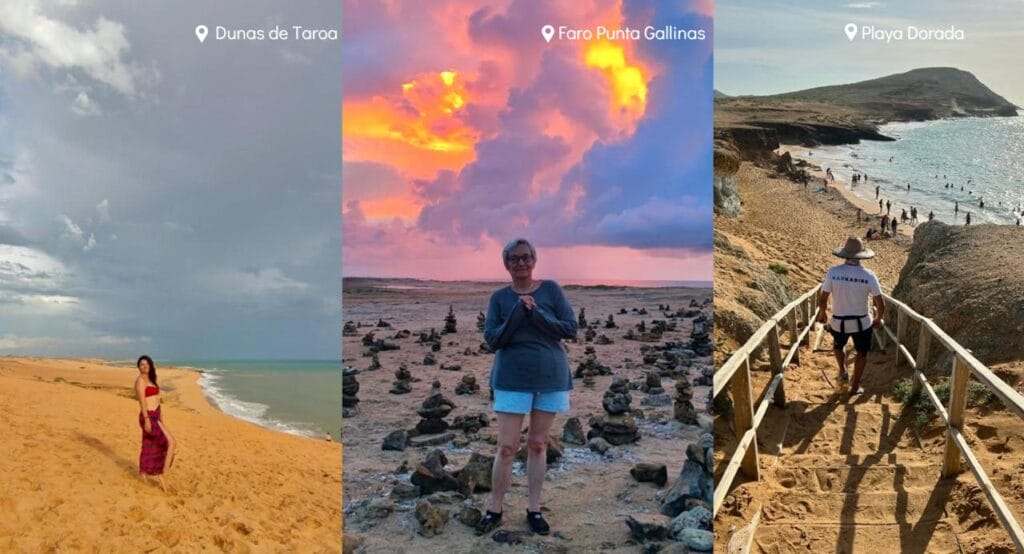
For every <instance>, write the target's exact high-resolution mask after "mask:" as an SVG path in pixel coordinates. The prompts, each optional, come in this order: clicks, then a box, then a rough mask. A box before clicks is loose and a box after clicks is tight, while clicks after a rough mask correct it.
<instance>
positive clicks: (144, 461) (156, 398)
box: [135, 355, 175, 492]
mask: <svg viewBox="0 0 1024 554" xmlns="http://www.w3.org/2000/svg"><path fill="white" fill-rule="evenodd" d="M135 367H136V368H138V370H139V376H138V377H136V378H135V396H136V397H137V398H138V399H139V427H141V428H142V451H141V453H140V454H139V474H140V475H141V476H142V478H143V479H148V478H149V476H151V475H155V476H156V477H157V480H158V481H160V488H161V489H163V491H164V492H167V484H166V483H164V469H165V468H170V467H171V466H172V465H173V464H174V448H175V441H174V436H173V435H171V430H170V429H168V428H167V424H166V423H164V420H163V416H162V415H161V413H160V387H159V386H158V385H157V383H156V365H155V364H154V363H153V358H150V357H149V356H145V355H143V356H140V357H139V359H138V361H136V362H135Z"/></svg>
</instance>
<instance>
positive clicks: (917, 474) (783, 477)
mask: <svg viewBox="0 0 1024 554" xmlns="http://www.w3.org/2000/svg"><path fill="white" fill-rule="evenodd" d="M785 461H786V460H784V462H785ZM940 469H941V468H940V466H938V465H932V464H915V465H902V464H887V463H879V464H875V465H863V466H850V465H837V466H831V467H830V466H824V467H822V466H818V467H808V466H799V467H797V466H790V465H788V464H787V465H779V466H775V467H773V468H771V469H770V470H768V472H767V479H766V482H767V483H770V484H772V486H776V485H777V486H779V487H782V488H785V489H788V490H791V491H793V492H808V493H815V492H842V493H852V492H863V491H884V490H894V491H911V490H925V489H930V488H932V487H935V486H936V485H938V484H939V473H940Z"/></svg>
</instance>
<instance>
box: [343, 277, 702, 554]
mask: <svg viewBox="0 0 1024 554" xmlns="http://www.w3.org/2000/svg"><path fill="white" fill-rule="evenodd" d="M507 284H508V283H507V282H470V281H433V280H419V279H384V278H346V279H345V283H344V287H343V291H344V292H343V306H344V308H343V311H344V314H345V320H346V322H345V329H344V338H343V341H344V343H343V352H344V365H345V368H346V369H345V373H346V378H345V400H344V403H345V406H346V407H345V410H346V416H347V417H345V419H344V420H343V422H344V444H345V454H346V457H345V464H344V483H345V498H344V517H345V536H344V539H345V548H346V551H348V549H349V548H350V547H353V548H354V547H356V545H361V547H360V548H359V550H358V551H359V552H394V551H408V552H413V551H435V550H441V549H444V550H450V551H452V552H474V551H485V550H490V549H493V548H494V547H495V546H498V545H499V543H505V544H510V543H511V544H519V546H517V547H516V548H522V549H541V550H543V551H547V549H554V550H553V551H563V550H564V551H597V550H600V549H607V550H612V551H614V550H617V549H631V548H635V545H637V544H639V542H641V539H639V538H638V537H644V538H643V539H642V540H646V541H655V542H661V541H669V544H672V542H673V541H681V542H683V543H684V544H686V541H691V542H692V544H697V545H698V546H700V541H701V540H706V541H707V542H706V545H707V546H710V533H709V532H706V531H701V530H699V529H688V530H686V536H685V537H684V536H682V533H683V531H684V529H683V526H682V522H681V521H678V522H677V523H676V527H679V529H676V528H674V527H673V521H674V520H681V519H683V518H681V517H679V516H680V514H682V512H683V508H684V507H683V503H684V501H685V499H687V498H689V500H690V501H693V502H696V500H695V499H693V498H690V497H689V495H690V494H691V493H692V491H694V490H703V491H705V492H706V493H707V494H708V495H710V469H709V468H707V467H706V461H707V460H706V459H704V458H701V460H700V463H699V464H698V463H697V462H695V461H694V460H693V459H692V458H694V457H696V456H697V454H698V453H701V452H705V450H702V448H704V447H703V446H701V447H700V448H696V447H697V446H698V444H701V445H703V444H704V442H702V435H703V434H704V433H706V432H707V430H708V429H710V427H709V426H710V418H709V417H708V416H707V415H706V414H705V410H706V408H707V398H708V393H709V391H710V384H711V383H710V378H711V357H710V354H711V348H712V344H711V336H712V335H711V319H710V317H711V304H710V302H711V289H710V287H708V286H707V284H706V283H704V284H698V283H694V284H693V285H692V286H687V284H686V283H682V282H677V283H672V282H660V283H659V282H642V281H631V282H625V281H603V284H599V283H598V282H591V281H587V282H586V284H576V283H573V282H572V281H559V282H558V284H559V285H560V286H561V288H562V289H563V290H564V294H565V297H566V298H567V300H568V303H569V305H570V306H571V308H572V310H573V317H574V318H575V319H576V320H577V321H578V322H582V324H580V325H578V326H577V333H576V339H575V340H572V339H567V340H563V341H562V343H563V344H564V345H565V346H564V348H565V350H566V351H567V357H568V362H569V369H570V372H571V373H572V387H573V388H572V390H571V391H570V398H571V400H570V409H569V411H568V412H566V413H558V414H557V415H556V416H555V418H554V421H553V424H552V425H551V428H550V434H549V442H548V444H547V454H546V458H547V462H548V465H547V472H546V477H545V478H544V482H543V483H544V484H543V487H544V490H543V496H542V497H541V506H542V508H541V514H542V515H543V517H544V518H545V519H546V520H547V522H548V523H549V524H550V534H549V535H547V536H543V535H540V534H533V533H531V529H530V526H528V525H527V521H526V517H525V514H526V510H527V508H528V498H527V495H528V488H529V487H528V483H527V474H526V469H527V468H526V464H525V463H524V461H525V459H526V447H527V436H528V433H529V431H528V427H529V424H530V420H529V418H525V419H524V421H523V431H522V439H521V441H520V442H519V448H520V449H521V450H522V452H521V459H520V460H519V461H515V462H513V467H512V479H511V487H510V489H509V490H508V493H507V494H506V495H505V498H504V517H503V519H502V522H501V525H500V526H499V527H497V528H496V529H494V530H493V531H491V532H487V533H485V534H483V535H478V534H477V533H476V532H475V531H474V527H475V526H476V524H477V523H478V522H479V520H480V518H481V517H482V516H483V515H484V512H485V511H486V510H487V509H489V505H488V500H489V498H490V487H491V483H492V474H491V470H492V464H493V460H494V457H495V456H496V455H497V454H498V451H499V448H498V443H497V441H498V419H497V416H496V414H495V412H494V410H493V409H492V407H493V406H492V405H493V401H492V400H491V399H490V395H489V392H490V391H489V378H490V374H491V368H492V364H493V363H494V360H495V354H494V353H492V352H490V351H489V349H488V348H487V344H486V340H485V338H486V337H485V329H486V321H485V318H486V316H487V312H488V299H489V298H490V296H491V294H492V293H494V292H495V291H496V290H498V289H500V288H501V287H503V286H505V285H507ZM704 436H705V437H706V439H705V440H707V439H710V435H704ZM688 446H689V447H690V448H688ZM707 446H708V447H710V444H707ZM688 453H689V454H691V455H692V456H688ZM695 468H696V469H695ZM687 509H689V505H687ZM708 517H710V513H709V512H708ZM708 521H709V520H708ZM705 533H706V535H707V537H706V539H705V537H703V536H702V535H703V534H705ZM691 534H692V535H695V536H690V535H691ZM677 536H678V538H672V537H677Z"/></svg>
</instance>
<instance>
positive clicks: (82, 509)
mask: <svg viewBox="0 0 1024 554" xmlns="http://www.w3.org/2000/svg"><path fill="white" fill-rule="evenodd" d="M135 371H136V370H135V369H134V368H133V367H114V366H111V365H106V364H104V363H103V362H102V361H98V360H55V359H44V358H11V357H5V358H0V428H2V429H3V433H0V451H2V452H3V453H4V454H3V456H0V475H2V476H3V477H2V481H0V482H2V485H3V486H2V488H0V512H2V513H3V514H4V515H3V517H2V518H0V551H5V552H46V551H58V550H59V551H67V550H75V551H78V550H81V551H104V552H107V551H127V552H150V551H167V550H173V551H181V552H194V551H200V550H209V549H218V550H222V551H227V552H277V551H295V552H339V551H340V550H341V547H340V535H341V497H340V490H341V445H339V444H332V443H327V442H322V441H318V440H313V439H308V438H303V437H297V436H291V435H286V434H281V433H276V432H273V431H269V430H266V429H263V428H260V427H257V426H255V425H251V424H249V423H245V422H243V421H240V420H237V419H234V418H231V417H229V416H227V415H224V414H222V413H221V412H219V411H218V410H216V409H215V408H213V407H212V406H210V405H209V404H208V403H207V401H206V399H205V398H204V396H203V394H202V391H201V390H200V388H199V387H198V385H197V384H196V379H197V377H198V374H197V373H195V372H192V371H186V370H175V369H165V368H161V369H160V370H159V371H160V373H159V379H160V385H161V388H162V392H163V412H164V419H165V420H166V422H167V424H168V426H169V428H170V429H171V431H172V432H173V434H174V435H175V437H176V438H177V440H178V442H179V447H178V448H179V455H178V457H177V460H176V461H175V464H174V467H173V468H171V469H170V470H169V471H168V472H167V474H166V475H165V479H166V481H167V483H168V485H169V489H170V490H169V492H168V493H167V494H164V493H163V492H161V491H160V489H159V488H158V487H157V486H156V485H155V484H153V483H147V482H143V481H142V480H141V479H140V478H139V475H138V456H139V445H140V431H139V428H138V423H137V420H136V418H137V414H138V403H137V401H136V400H135V398H134V393H133V391H132V388H131V386H132V384H133V381H134V377H135Z"/></svg>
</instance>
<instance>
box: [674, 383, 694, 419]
mask: <svg viewBox="0 0 1024 554" xmlns="http://www.w3.org/2000/svg"><path fill="white" fill-rule="evenodd" d="M673 418H674V419H675V420H676V421H679V422H680V423H682V424H684V425H697V411H696V410H695V409H694V407H693V387H692V386H691V385H690V382H689V381H687V380H686V378H685V377H680V378H679V380H678V381H676V403H675V408H674V410H673Z"/></svg>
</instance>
